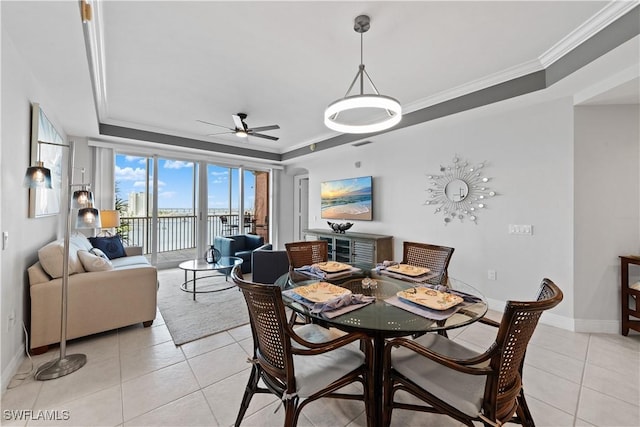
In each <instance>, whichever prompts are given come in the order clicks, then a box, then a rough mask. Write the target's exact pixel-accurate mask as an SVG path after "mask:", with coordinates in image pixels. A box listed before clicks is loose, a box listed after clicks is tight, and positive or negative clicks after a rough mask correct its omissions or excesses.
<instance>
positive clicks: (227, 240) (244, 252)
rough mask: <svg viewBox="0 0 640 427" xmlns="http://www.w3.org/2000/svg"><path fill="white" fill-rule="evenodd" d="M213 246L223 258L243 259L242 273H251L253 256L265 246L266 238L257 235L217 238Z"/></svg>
mask: <svg viewBox="0 0 640 427" xmlns="http://www.w3.org/2000/svg"><path fill="white" fill-rule="evenodd" d="M213 244H214V245H215V247H216V248H217V249H218V250H219V251H220V254H221V255H222V256H235V257H238V258H242V272H243V273H250V272H251V254H252V253H253V251H254V250H256V249H258V248H259V247H260V246H262V245H264V238H263V237H262V236H258V235H256V234H238V235H235V236H216V237H215V238H214V239H213Z"/></svg>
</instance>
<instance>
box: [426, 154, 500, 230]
mask: <svg viewBox="0 0 640 427" xmlns="http://www.w3.org/2000/svg"><path fill="white" fill-rule="evenodd" d="M485 166H486V164H485V163H484V162H483V163H478V164H477V165H472V164H470V163H469V162H467V161H463V160H461V159H460V158H459V157H457V156H456V157H454V158H453V160H452V164H451V165H449V166H442V165H441V166H440V173H439V174H437V175H436V174H431V175H427V179H428V180H429V187H428V188H427V200H426V201H425V202H424V204H425V205H429V206H435V210H434V213H435V214H438V213H442V214H443V215H444V223H445V225H446V224H449V223H450V222H452V221H453V220H454V219H458V220H459V221H460V222H463V221H464V220H465V219H466V220H469V221H472V222H474V223H475V224H477V221H478V214H479V212H480V211H481V210H483V209H486V208H487V200H488V199H490V198H492V197H494V196H495V195H496V192H495V191H494V190H492V189H490V188H489V184H488V183H489V181H491V179H490V178H489V177H487V176H485V175H484V167H485Z"/></svg>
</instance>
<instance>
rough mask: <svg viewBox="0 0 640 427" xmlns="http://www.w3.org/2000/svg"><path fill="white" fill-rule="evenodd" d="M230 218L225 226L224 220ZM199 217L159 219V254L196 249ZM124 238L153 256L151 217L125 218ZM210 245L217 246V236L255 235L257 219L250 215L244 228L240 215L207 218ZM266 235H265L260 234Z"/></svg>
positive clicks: (123, 225) (123, 218)
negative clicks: (214, 240)
mask: <svg viewBox="0 0 640 427" xmlns="http://www.w3.org/2000/svg"><path fill="white" fill-rule="evenodd" d="M221 216H223V217H226V218H227V224H224V223H223V222H222V221H221V219H220V217H221ZM196 220H197V217H196V216H195V215H180V216H161V217H158V252H159V253H160V252H169V251H178V250H184V249H195V247H196V242H197V236H196V230H197V227H196ZM120 224H121V228H120V230H121V234H122V238H123V240H125V243H127V245H129V246H142V248H143V253H145V254H149V253H151V217H121V218H120ZM206 232H207V237H208V239H207V241H208V242H211V243H213V238H214V237H215V236H228V235H232V234H242V233H255V232H256V227H255V221H254V218H253V216H251V215H246V216H245V217H244V219H243V220H242V224H240V216H239V215H207V231H206ZM260 234H262V233H260Z"/></svg>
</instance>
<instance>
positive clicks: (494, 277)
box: [487, 270, 498, 280]
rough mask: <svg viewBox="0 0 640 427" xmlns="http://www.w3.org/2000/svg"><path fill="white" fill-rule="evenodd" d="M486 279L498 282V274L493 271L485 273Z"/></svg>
mask: <svg viewBox="0 0 640 427" xmlns="http://www.w3.org/2000/svg"><path fill="white" fill-rule="evenodd" d="M487 279H489V280H498V273H497V272H496V271H495V270H488V271H487Z"/></svg>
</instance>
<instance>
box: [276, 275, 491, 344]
mask: <svg viewBox="0 0 640 427" xmlns="http://www.w3.org/2000/svg"><path fill="white" fill-rule="evenodd" d="M363 279H373V280H375V281H376V282H377V287H376V288H375V289H372V288H368V289H367V288H363ZM320 281H324V282H330V283H332V284H334V285H337V286H340V287H343V288H345V289H349V290H350V291H351V292H352V293H353V294H362V295H367V296H374V297H375V301H374V302H373V303H371V304H369V305H367V306H365V307H362V308H358V309H356V310H353V311H350V312H348V313H345V314H342V315H340V316H337V317H334V318H332V319H327V318H326V317H325V316H323V314H322V313H318V314H313V313H311V312H310V308H308V306H307V305H305V304H302V303H300V302H299V301H297V300H296V299H293V298H290V297H288V296H286V295H284V294H283V301H284V303H285V305H287V306H288V307H290V308H291V309H293V310H295V311H297V312H299V313H301V314H304V315H305V316H309V317H312V318H316V319H318V320H320V321H322V322H325V323H330V324H332V325H333V326H336V327H338V328H340V329H343V330H346V331H363V332H367V333H371V334H374V333H377V334H382V335H383V336H385V337H392V336H405V335H410V334H413V333H418V332H431V331H438V330H446V329H453V328H457V327H461V326H464V325H468V324H470V323H472V322H475V321H476V320H478V319H480V318H481V317H482V316H484V315H485V314H486V312H487V309H488V305H487V302H486V300H485V299H484V297H483V296H482V294H481V293H480V292H479V291H478V290H476V289H475V288H474V287H472V286H470V285H468V284H467V283H464V282H462V281H460V280H457V279H454V278H449V280H448V284H447V287H448V288H449V289H451V290H453V292H454V293H455V292H457V293H459V294H461V293H462V294H467V295H470V296H473V297H475V298H468V299H471V300H474V301H465V302H463V303H462V304H459V307H457V308H458V310H457V311H456V312H455V313H454V314H452V315H451V316H449V317H448V318H446V319H444V320H434V319H430V318H428V317H424V315H418V314H415V313H414V312H411V311H408V310H406V309H403V308H399V307H397V306H395V305H392V304H391V303H389V302H387V301H385V300H387V299H389V298H392V297H395V296H396V294H397V293H398V292H400V291H404V290H408V289H409V290H410V289H411V288H414V287H416V286H422V284H421V283H416V282H412V281H410V279H407V280H402V279H399V278H396V277H390V276H387V275H384V274H382V273H377V272H376V271H375V270H369V269H367V268H363V269H362V270H361V271H360V272H355V273H352V274H350V275H349V276H348V277H342V278H337V279H336V278H333V279H326V278H325V279H318V278H312V277H309V276H307V275H305V274H302V273H298V272H295V271H292V272H290V273H287V274H285V275H283V276H282V277H280V278H279V279H278V281H277V282H276V284H277V285H279V286H280V287H281V288H282V289H283V290H288V289H293V288H295V287H298V286H306V285H310V284H313V283H318V282H320ZM365 283H366V282H365ZM426 286H431V285H428V284H427V285H426ZM440 289H441V290H442V289H443V288H440ZM425 314H426V313H425Z"/></svg>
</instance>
